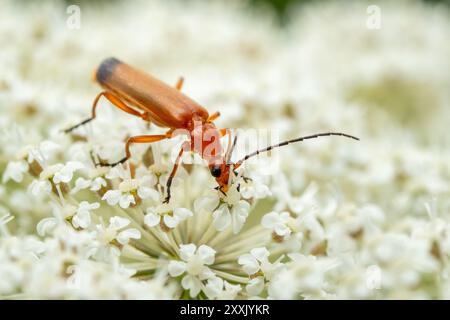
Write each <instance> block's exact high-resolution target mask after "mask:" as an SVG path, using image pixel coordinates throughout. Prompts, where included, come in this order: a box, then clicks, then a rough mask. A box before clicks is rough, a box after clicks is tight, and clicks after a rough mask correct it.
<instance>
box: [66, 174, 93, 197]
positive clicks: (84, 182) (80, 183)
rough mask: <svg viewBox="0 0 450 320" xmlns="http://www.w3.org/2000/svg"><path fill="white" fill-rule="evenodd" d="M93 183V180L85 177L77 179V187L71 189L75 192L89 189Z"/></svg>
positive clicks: (71, 191)
mask: <svg viewBox="0 0 450 320" xmlns="http://www.w3.org/2000/svg"><path fill="white" fill-rule="evenodd" d="M90 185H91V180H88V179H84V178H83V177H80V178H78V179H77V180H75V187H74V188H73V189H72V190H70V193H72V194H75V193H77V192H78V191H80V190H83V189H87V188H89V186H90Z"/></svg>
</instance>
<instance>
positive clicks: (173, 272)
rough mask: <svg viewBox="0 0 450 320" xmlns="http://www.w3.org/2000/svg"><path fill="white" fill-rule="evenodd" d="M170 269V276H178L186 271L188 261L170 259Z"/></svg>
mask: <svg viewBox="0 0 450 320" xmlns="http://www.w3.org/2000/svg"><path fill="white" fill-rule="evenodd" d="M168 271H169V274H170V276H172V277H178V276H179V275H181V274H183V273H184V272H185V271H186V262H183V261H170V262H169V265H168Z"/></svg>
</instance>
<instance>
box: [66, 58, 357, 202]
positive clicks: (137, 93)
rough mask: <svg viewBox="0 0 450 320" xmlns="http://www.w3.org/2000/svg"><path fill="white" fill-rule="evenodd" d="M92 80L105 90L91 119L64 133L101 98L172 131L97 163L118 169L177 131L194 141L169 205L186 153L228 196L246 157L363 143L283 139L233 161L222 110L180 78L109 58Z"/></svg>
mask: <svg viewBox="0 0 450 320" xmlns="http://www.w3.org/2000/svg"><path fill="white" fill-rule="evenodd" d="M94 80H95V81H97V82H98V83H99V84H100V85H101V86H102V87H103V89H104V91H102V92H100V93H99V94H98V95H97V97H96V98H95V99H94V102H93V104H92V112H91V117H89V118H88V119H86V120H84V121H82V122H80V123H79V124H77V125H75V126H73V127H71V128H68V129H67V130H65V132H66V133H69V132H70V131H72V130H74V129H75V128H77V127H79V126H81V125H84V124H86V123H88V122H90V121H92V120H94V119H95V117H96V108H97V104H98V101H99V99H100V98H101V97H102V96H104V97H105V98H106V99H108V100H109V101H110V102H111V103H112V104H113V105H114V106H116V107H117V108H119V109H121V110H122V111H125V112H126V113H129V114H131V115H134V116H137V117H140V118H141V119H143V120H144V121H149V122H153V123H154V124H156V125H157V126H160V127H165V128H169V130H168V131H167V132H166V133H165V134H162V135H140V136H133V137H130V138H128V140H127V142H126V144H125V157H124V158H122V159H121V160H119V161H117V162H115V163H109V164H104V163H100V164H99V165H101V166H115V165H117V164H120V163H124V162H125V161H127V160H128V159H129V158H130V157H131V153H130V145H132V144H134V143H151V142H156V141H160V140H164V139H169V138H171V137H172V136H174V133H175V131H176V130H177V129H184V130H186V131H187V132H188V134H189V136H190V141H186V142H185V143H184V144H183V146H182V147H181V150H180V152H179V153H178V156H177V158H176V160H175V164H174V167H173V169H172V171H171V173H170V176H169V178H168V180H167V185H166V193H167V196H166V198H165V201H164V202H166V203H167V202H169V200H170V186H171V184H172V180H173V177H174V176H175V174H176V171H177V168H178V166H179V163H180V159H181V156H182V154H183V152H184V151H185V150H187V149H189V150H192V151H194V152H197V153H198V154H200V156H201V157H202V158H203V159H205V160H206V161H207V163H208V167H209V170H210V172H211V175H212V176H213V177H214V178H215V179H216V181H217V183H218V187H217V189H219V190H220V191H221V192H227V190H228V187H229V180H230V172H231V171H233V172H234V170H235V169H237V168H238V167H239V166H240V165H241V164H242V163H243V162H244V161H245V160H247V159H248V158H250V157H253V156H256V155H258V154H260V153H262V152H267V151H270V150H272V149H273V148H276V147H281V146H284V145H287V144H289V143H293V142H299V141H302V140H306V139H311V138H316V137H320V136H331V135H338V136H344V137H347V138H352V139H355V140H359V139H358V138H356V137H354V136H351V135H347V134H344V133H339V132H327V133H320V134H315V135H311V136H306V137H301V138H297V139H293V140H288V141H284V142H281V143H279V144H276V145H272V146H269V147H267V148H264V149H261V150H257V151H255V152H253V153H251V154H248V155H246V156H245V157H244V158H243V159H241V160H239V161H237V162H235V163H231V162H230V158H231V152H232V150H233V147H234V145H235V143H236V139H235V140H234V143H233V145H232V146H230V145H229V146H228V150H227V152H226V153H225V154H223V150H222V147H221V144H220V137H223V136H224V135H226V134H228V133H229V132H230V131H229V129H227V128H223V129H217V128H216V126H215V124H214V122H213V121H214V120H215V119H217V118H218V117H219V116H220V113H219V112H216V113H213V114H212V115H209V113H208V111H207V110H206V109H205V108H203V107H202V106H201V105H199V104H198V103H197V102H195V101H194V100H192V99H191V98H189V97H187V96H186V95H184V94H183V93H181V88H182V86H183V78H180V79H179V80H178V82H177V84H176V86H175V88H174V87H172V86H169V85H167V84H165V83H164V82H162V81H160V80H158V79H156V78H154V77H152V76H151V75H148V74H145V73H143V72H141V71H139V70H137V69H135V68H133V67H131V66H129V65H128V64H126V63H123V62H122V61H120V60H118V59H116V58H108V59H105V60H104V61H103V62H102V63H101V64H100V66H99V67H98V68H97V70H96V71H95V72H94ZM229 141H231V139H230V140H229Z"/></svg>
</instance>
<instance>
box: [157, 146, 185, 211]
mask: <svg viewBox="0 0 450 320" xmlns="http://www.w3.org/2000/svg"><path fill="white" fill-rule="evenodd" d="M188 148H189V141H186V142H184V143H183V144H182V146H181V150H180V152H179V153H178V156H177V159H176V160H175V164H174V165H173V169H172V172H171V173H170V176H169V178H168V179H167V184H166V192H167V196H166V198H165V199H164V201H163V203H169V201H170V196H171V195H170V186H171V185H172V180H173V178H174V177H175V174H176V173H177V169H178V166H179V165H180V160H181V156H182V155H183V152H184V151H185V150H186V149H188Z"/></svg>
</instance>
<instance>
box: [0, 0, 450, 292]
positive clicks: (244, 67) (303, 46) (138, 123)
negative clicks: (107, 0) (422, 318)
mask: <svg viewBox="0 0 450 320" xmlns="http://www.w3.org/2000/svg"><path fill="white" fill-rule="evenodd" d="M62 5H63V4H62V3H61V2H55V3H52V2H46V4H43V5H41V4H40V5H39V7H38V6H37V5H35V4H27V6H25V7H23V8H21V10H18V9H17V7H16V4H15V3H14V2H13V1H4V4H3V5H2V13H4V14H3V15H2V19H0V25H1V27H0V47H1V48H2V50H1V52H0V62H1V63H0V65H1V66H2V72H1V74H0V130H1V132H2V134H1V135H0V175H1V182H2V184H0V298H18V299H25V298H53V299H73V298H80V299H91V298H110V299H123V298H126V299H253V298H270V299H318V298H326V299H334V298H349V299H355V298H364V299H366V298H368V299H372V298H449V297H450V281H449V279H448V274H449V273H450V267H449V266H450V264H449V263H448V262H449V258H450V245H449V243H450V212H449V208H450V188H449V181H450V165H449V164H450V153H449V151H448V150H450V148H449V146H450V140H449V139H448V134H447V131H448V130H447V123H446V121H448V120H447V119H449V117H450V111H449V110H450V108H449V105H448V101H449V99H448V98H449V97H448V84H449V83H450V77H449V73H448V72H447V70H450V60H449V59H448V54H447V53H448V52H449V50H450V44H449V42H448V38H449V37H448V31H447V30H450V18H449V16H448V15H447V14H446V13H445V10H444V9H442V8H441V9H440V8H438V7H431V6H427V5H425V4H422V3H420V2H416V1H412V2H408V4H404V3H403V2H398V3H397V2H395V4H393V3H392V2H388V1H386V2H381V3H380V4H379V5H380V6H381V8H382V19H383V21H384V22H386V23H384V22H383V23H382V27H381V29H378V30H371V29H369V28H366V27H365V21H366V19H367V12H366V7H367V6H366V5H365V4H364V3H363V2H357V3H356V2H352V3H348V4H347V3H346V4H345V5H343V4H341V3H333V2H327V3H326V4H320V5H315V4H309V5H306V6H304V7H301V8H298V9H296V11H295V12H292V19H291V22H290V23H289V24H288V25H287V26H285V27H284V28H285V29H279V28H278V27H276V26H275V24H274V23H273V17H272V16H270V14H269V13H267V12H261V16H260V17H258V16H254V15H251V14H248V12H247V11H246V9H245V8H243V7H242V4H239V3H238V2H234V1H227V2H226V3H225V1H223V2H220V1H219V2H216V1H215V2H211V3H206V2H202V3H197V2H192V3H189V5H186V4H185V3H184V2H182V1H180V2H175V3H173V4H171V5H168V4H166V2H164V1H152V2H151V3H150V2H145V1H136V2H134V1H130V2H126V3H125V2H124V3H115V4H114V5H108V6H107V7H102V8H101V10H102V18H101V19H99V18H98V17H96V16H95V14H93V15H88V14H86V15H82V20H81V22H80V23H81V28H80V29H77V30H71V29H69V28H67V27H66V20H65V19H66V18H67V17H66V16H64V15H61V13H64V12H65V10H64V8H62V7H59V6H62ZM89 6H90V5H89V4H88V3H83V5H82V6H81V10H82V11H83V10H85V9H86V10H88V9H89V10H92V12H95V10H99V8H100V7H97V6H96V7H95V8H94V7H89ZM177 6H179V7H180V8H181V7H182V8H183V10H182V12H183V14H182V15H181V16H179V18H178V19H176V20H174V19H171V18H170V17H172V16H173V14H174V13H173V10H174V8H176V7H177ZM125 8H126V10H127V12H128V13H127V15H124V14H123V12H124V10H125ZM218 9H220V10H218ZM311 12H313V13H314V14H310V13H311ZM17 21H22V22H23V23H21V24H20V25H18V24H17ZM324 21H329V22H327V23H324ZM423 21H426V24H424V23H423ZM17 28H20V33H21V34H22V35H23V39H22V37H21V38H20V39H19V38H18V37H16V36H14V35H15V34H17V32H18V30H17ZM405 28H407V29H408V33H407V34H405V32H404V30H405ZM349 30H351V32H352V36H351V37H349V36H348V34H349ZM111 35H114V37H111ZM287 38H289V39H291V41H285V39H287ZM117 43H121V44H122V45H121V46H120V47H117V45H116V44H117ZM418 44H420V45H418ZM74 52H76V58H74ZM112 53H114V54H115V55H117V56H118V58H122V59H124V60H125V59H127V61H129V62H130V63H131V64H133V65H136V66H139V68H141V69H142V70H145V71H148V72H150V73H154V74H155V75H156V76H157V77H158V78H161V79H162V80H164V81H166V82H167V83H172V82H173V83H175V80H176V79H177V77H178V76H180V74H179V73H182V75H183V76H185V77H186V83H185V86H184V87H183V92H184V93H186V94H188V95H189V96H191V97H193V98H194V99H195V100H196V101H199V102H201V104H202V105H205V106H206V107H207V109H208V110H209V111H210V112H211V113H212V112H214V111H216V110H219V109H220V111H221V117H220V118H219V119H218V120H216V123H217V125H218V127H221V128H222V127H227V128H236V129H237V128H240V129H245V128H271V129H273V130H276V131H277V132H278V134H279V138H280V139H290V138H295V137H298V136H302V135H304V134H308V133H313V132H320V131H330V130H339V131H345V132H348V133H350V134H354V135H356V136H359V137H360V138H361V142H359V143H353V141H347V140H343V139H342V140H339V138H337V137H336V138H329V139H328V140H327V139H326V138H324V139H323V140H321V141H318V140H317V141H311V142H305V143H303V144H292V145H289V147H284V148H283V149H276V150H273V154H272V155H271V156H270V157H269V156H268V157H265V156H262V155H260V156H259V157H255V158H253V159H256V161H249V162H248V163H245V164H244V165H243V166H242V167H240V168H238V169H237V171H238V172H237V175H236V176H233V180H232V184H231V185H230V188H229V189H228V190H227V191H226V192H222V191H221V190H217V189H214V188H215V187H216V183H215V180H214V178H213V177H211V175H210V173H209V170H208V168H207V166H206V165H205V164H204V163H203V162H202V161H201V159H199V155H198V154H193V153H192V152H186V153H185V154H184V156H183V162H182V164H181V165H180V167H179V168H178V171H177V175H176V176H175V178H174V179H173V181H172V198H171V200H170V202H169V203H164V199H165V196H166V195H167V190H166V184H167V179H168V177H169V174H170V172H171V170H172V166H173V164H174V163H173V159H174V157H173V156H174V154H175V153H178V151H179V148H180V145H181V143H183V142H184V141H181V137H180V139H178V137H176V138H173V139H169V140H164V141H162V142H156V143H152V144H150V145H145V144H136V145H133V146H132V149H131V151H132V158H131V159H130V160H129V161H128V162H127V163H125V164H121V165H118V166H116V167H114V168H108V167H100V166H96V163H101V162H114V161H117V160H118V159H121V158H122V157H123V153H124V141H125V140H126V139H127V138H128V137H129V136H134V135H142V134H160V133H162V132H164V131H163V128H159V127H157V126H154V125H153V124H152V123H146V122H144V121H142V120H141V119H137V118H133V117H131V116H129V115H126V114H123V113H121V112H120V111H119V110H115V109H114V108H112V106H111V105H110V104H109V103H108V102H107V101H106V100H103V99H101V100H100V102H99V107H98V109H97V118H96V119H95V120H94V121H92V122H90V123H89V124H87V125H86V126H81V127H79V128H77V129H76V130H75V131H73V132H71V133H70V134H63V133H62V132H61V130H62V129H65V128H67V127H70V126H71V125H73V124H75V123H77V122H78V121H80V120H81V119H83V117H85V116H86V115H87V114H88V113H89V112H90V110H89V106H90V105H91V103H92V98H93V97H94V96H95V85H93V84H91V83H89V82H88V80H87V79H88V75H89V71H90V70H91V69H93V68H94V67H95V66H96V65H97V64H98V63H99V62H100V61H98V60H97V59H98V57H106V56H108V55H110V54H112ZM180 53H182V54H180ZM68 75H70V76H68ZM50 88H51V90H50ZM98 90H100V88H98ZM222 142H223V144H224V149H225V146H226V142H227V141H226V140H225V139H224V141H222ZM238 151H239V150H237V151H236V152H238ZM273 164H276V170H273V168H272V166H271V165H273Z"/></svg>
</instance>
